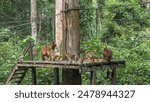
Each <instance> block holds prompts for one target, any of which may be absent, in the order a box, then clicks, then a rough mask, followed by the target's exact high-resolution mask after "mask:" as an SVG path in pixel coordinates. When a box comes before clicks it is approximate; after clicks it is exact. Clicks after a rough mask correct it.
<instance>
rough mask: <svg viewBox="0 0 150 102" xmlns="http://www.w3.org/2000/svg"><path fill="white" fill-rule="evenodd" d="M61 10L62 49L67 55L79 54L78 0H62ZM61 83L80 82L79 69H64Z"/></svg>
mask: <svg viewBox="0 0 150 102" xmlns="http://www.w3.org/2000/svg"><path fill="white" fill-rule="evenodd" d="M63 8H64V9H63V11H64V13H65V17H64V20H65V28H64V35H65V36H64V37H63V38H64V41H65V43H64V44H65V45H64V46H65V47H64V49H65V50H64V51H65V54H67V55H75V56H76V57H77V56H79V53H80V52H79V50H80V36H79V10H78V8H79V0H64V3H63ZM63 84H69V85H78V84H81V74H80V73H79V70H72V69H64V70H63Z"/></svg>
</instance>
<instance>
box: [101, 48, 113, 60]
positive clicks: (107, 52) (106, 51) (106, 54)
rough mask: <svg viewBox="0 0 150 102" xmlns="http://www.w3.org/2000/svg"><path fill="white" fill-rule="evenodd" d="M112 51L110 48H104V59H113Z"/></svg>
mask: <svg viewBox="0 0 150 102" xmlns="http://www.w3.org/2000/svg"><path fill="white" fill-rule="evenodd" d="M112 54H113V53H112V51H111V50H110V49H108V48H104V51H103V59H104V60H105V61H108V62H109V61H111V59H112Z"/></svg>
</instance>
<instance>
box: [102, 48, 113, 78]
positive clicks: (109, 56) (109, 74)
mask: <svg viewBox="0 0 150 102" xmlns="http://www.w3.org/2000/svg"><path fill="white" fill-rule="evenodd" d="M112 55H113V52H112V51H111V50H110V49H108V48H104V51H103V60H104V61H106V62H110V61H111V59H112ZM113 71H114V70H113V69H112V68H109V69H108V70H107V78H109V79H112V78H113V77H114V75H113Z"/></svg>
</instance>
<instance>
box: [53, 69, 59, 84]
mask: <svg viewBox="0 0 150 102" xmlns="http://www.w3.org/2000/svg"><path fill="white" fill-rule="evenodd" d="M54 79H55V80H54V85H59V69H58V68H55V69H54Z"/></svg>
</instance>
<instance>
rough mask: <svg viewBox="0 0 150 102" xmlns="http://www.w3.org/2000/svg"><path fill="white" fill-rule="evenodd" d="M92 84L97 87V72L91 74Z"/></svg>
mask: <svg viewBox="0 0 150 102" xmlns="http://www.w3.org/2000/svg"><path fill="white" fill-rule="evenodd" d="M90 74H91V76H90V83H91V85H96V71H91V72H90Z"/></svg>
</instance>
